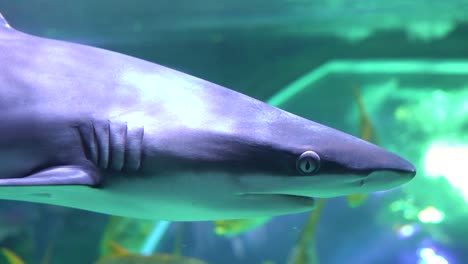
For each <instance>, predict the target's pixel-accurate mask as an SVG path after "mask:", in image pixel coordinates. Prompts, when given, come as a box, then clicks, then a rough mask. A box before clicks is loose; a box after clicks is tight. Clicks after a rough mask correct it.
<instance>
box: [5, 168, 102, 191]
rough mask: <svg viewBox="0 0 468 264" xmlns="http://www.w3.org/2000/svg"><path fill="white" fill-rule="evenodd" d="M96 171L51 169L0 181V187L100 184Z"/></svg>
mask: <svg viewBox="0 0 468 264" xmlns="http://www.w3.org/2000/svg"><path fill="white" fill-rule="evenodd" d="M100 179H101V177H100V175H99V172H98V171H93V170H92V169H87V168H85V167H81V166H59V167H51V168H48V169H45V170H42V171H39V172H37V173H34V174H31V175H28V176H25V177H22V178H8V179H0V186H31V185H89V186H95V185H98V184H99V182H100Z"/></svg>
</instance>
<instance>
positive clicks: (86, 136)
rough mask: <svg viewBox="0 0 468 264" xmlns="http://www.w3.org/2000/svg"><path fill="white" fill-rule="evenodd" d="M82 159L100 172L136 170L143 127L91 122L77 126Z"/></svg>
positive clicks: (140, 149)
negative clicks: (130, 127)
mask: <svg viewBox="0 0 468 264" xmlns="http://www.w3.org/2000/svg"><path fill="white" fill-rule="evenodd" d="M78 132H79V135H80V139H81V145H82V146H83V151H84V154H85V156H86V159H88V160H89V161H91V162H92V163H93V164H94V165H95V166H97V167H99V168H101V169H104V170H113V171H124V170H126V171H137V170H139V169H140V167H141V160H142V156H143V136H144V129H143V127H138V128H132V129H128V126H127V124H126V123H122V122H111V121H108V120H107V121H104V122H101V121H95V122H91V124H88V125H83V126H79V127H78Z"/></svg>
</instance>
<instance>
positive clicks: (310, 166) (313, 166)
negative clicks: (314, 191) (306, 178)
mask: <svg viewBox="0 0 468 264" xmlns="http://www.w3.org/2000/svg"><path fill="white" fill-rule="evenodd" d="M296 168H297V170H298V171H299V172H300V173H301V174H305V175H310V174H313V173H315V172H317V170H318V169H319V168H320V157H319V155H317V153H315V152H313V151H310V150H309V151H306V152H304V153H302V154H301V156H299V158H297V162H296Z"/></svg>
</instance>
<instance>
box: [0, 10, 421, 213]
mask: <svg viewBox="0 0 468 264" xmlns="http://www.w3.org/2000/svg"><path fill="white" fill-rule="evenodd" d="M0 63H1V66H0V199H5V200H16V201H26V202H34V203H44V204H50V205H57V206H64V207H70V208H76V209H82V210H88V211H93V212H98V213H103V214H109V215H118V216H125V217H132V218H139V219H153V220H154V219H164V220H172V221H198V220H216V219H239V218H254V217H268V216H276V215H283V214H292V213H299V212H304V211H310V210H313V209H314V206H315V203H314V201H315V200H314V199H315V198H324V197H336V196H342V195H348V194H354V193H370V192H376V191H383V190H388V189H392V188H395V187H398V186H400V185H402V184H404V183H407V182H409V181H410V180H411V179H412V178H414V176H415V174H416V169H415V167H414V166H413V165H412V164H411V163H410V162H409V161H407V160H406V159H404V158H402V157H400V156H398V155H397V154H395V153H393V152H390V151H387V150H385V149H383V148H381V147H379V146H376V145H373V144H371V143H368V142H366V141H363V140H361V139H359V138H356V137H354V136H351V135H349V134H346V133H344V132H340V131H338V130H335V129H333V128H330V127H327V126H325V125H322V124H319V123H316V122H313V121H311V120H308V119H305V118H302V117H300V116H297V115H294V114H292V113H289V112H287V111H284V110H281V109H279V108H277V107H274V106H272V105H269V104H267V103H265V102H262V101H260V100H257V99H254V98H252V97H249V96H247V95H244V94H242V93H239V92H236V91H234V90H231V89H228V88H224V87H222V86H220V85H217V84H214V83H211V82H209V81H205V80H202V79H199V78H197V77H193V76H190V75H187V74H185V73H182V72H179V71H176V70H173V69H170V68H167V67H164V66H161V65H158V64H155V63H152V62H148V61H145V60H142V59H138V58H135V57H131V56H127V55H124V54H120V53H117V52H113V51H109V50H105V49H101V48H96V47H91V46H87V45H82V44H76V43H71V42H67V41H61V40H54V39H48V38H43V37H39V36H34V35H30V34H28V33H25V32H21V31H19V30H16V29H14V28H13V27H12V26H10V24H9V23H8V22H7V21H6V20H5V18H4V17H3V16H1V15H0ZM310 100H314V99H313V98H311V99H310Z"/></svg>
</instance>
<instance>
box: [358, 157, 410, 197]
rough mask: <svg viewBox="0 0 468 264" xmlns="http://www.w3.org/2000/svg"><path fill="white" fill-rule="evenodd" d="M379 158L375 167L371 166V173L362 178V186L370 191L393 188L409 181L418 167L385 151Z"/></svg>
mask: <svg viewBox="0 0 468 264" xmlns="http://www.w3.org/2000/svg"><path fill="white" fill-rule="evenodd" d="M385 152H386V153H385V155H382V156H380V157H381V160H378V158H377V157H376V159H377V162H376V163H375V167H373V168H369V171H370V172H369V174H368V175H367V177H365V178H364V179H363V180H362V183H361V185H362V187H363V188H365V189H369V191H378V190H383V189H391V188H394V187H397V186H400V185H402V184H405V183H407V182H409V181H410V180H411V179H413V178H414V176H415V175H416V168H415V167H414V165H413V164H412V163H411V162H409V161H407V160H406V159H404V158H402V157H400V156H398V155H396V154H394V153H391V152H387V151H385Z"/></svg>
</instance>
